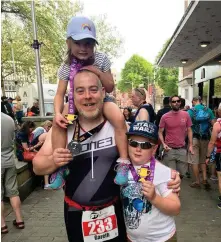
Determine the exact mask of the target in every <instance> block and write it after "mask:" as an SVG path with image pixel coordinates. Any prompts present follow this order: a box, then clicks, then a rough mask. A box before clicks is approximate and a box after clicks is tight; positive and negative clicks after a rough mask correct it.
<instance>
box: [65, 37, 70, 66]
mask: <svg viewBox="0 0 221 242" xmlns="http://www.w3.org/2000/svg"><path fill="white" fill-rule="evenodd" d="M67 41H68V42H69V41H70V42H71V41H72V38H71V37H69V38H67ZM68 46H70V44H69V45H68ZM71 62H72V55H71V48H70V47H68V49H67V51H66V54H65V57H64V63H65V64H67V65H71Z"/></svg>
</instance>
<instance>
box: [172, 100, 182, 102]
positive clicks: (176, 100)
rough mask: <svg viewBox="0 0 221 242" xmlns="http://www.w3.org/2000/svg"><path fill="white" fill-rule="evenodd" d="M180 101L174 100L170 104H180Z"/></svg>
mask: <svg viewBox="0 0 221 242" xmlns="http://www.w3.org/2000/svg"><path fill="white" fill-rule="evenodd" d="M180 102H181V101H180V100H174V101H172V103H180Z"/></svg>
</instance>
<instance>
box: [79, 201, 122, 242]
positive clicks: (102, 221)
mask: <svg viewBox="0 0 221 242" xmlns="http://www.w3.org/2000/svg"><path fill="white" fill-rule="evenodd" d="M82 231H83V236H84V242H93V241H96V242H97V241H98V242H100V241H106V240H110V239H113V238H115V237H117V236H118V227H117V217H116V214H115V211H114V206H113V205H112V206H110V207H107V208H104V209H102V210H99V211H84V212H83V215H82Z"/></svg>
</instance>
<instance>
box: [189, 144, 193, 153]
mask: <svg viewBox="0 0 221 242" xmlns="http://www.w3.org/2000/svg"><path fill="white" fill-rule="evenodd" d="M189 152H190V153H191V155H194V151H193V146H192V145H190V146H189Z"/></svg>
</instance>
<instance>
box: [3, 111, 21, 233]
mask: <svg viewBox="0 0 221 242" xmlns="http://www.w3.org/2000/svg"><path fill="white" fill-rule="evenodd" d="M14 134H15V124H14V121H13V120H12V118H11V117H9V116H8V115H6V114H4V113H1V233H2V234H7V233H8V227H7V225H6V223H5V215H4V202H3V199H4V196H5V197H9V199H10V203H11V206H12V208H13V210H14V212H15V217H16V219H15V220H14V221H13V225H14V226H15V227H16V228H17V229H24V227H25V226H24V221H23V219H22V214H21V201H20V198H19V192H18V185H17V172H16V167H15V155H14Z"/></svg>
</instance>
